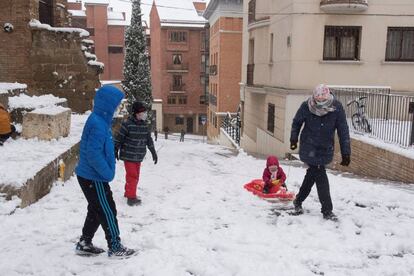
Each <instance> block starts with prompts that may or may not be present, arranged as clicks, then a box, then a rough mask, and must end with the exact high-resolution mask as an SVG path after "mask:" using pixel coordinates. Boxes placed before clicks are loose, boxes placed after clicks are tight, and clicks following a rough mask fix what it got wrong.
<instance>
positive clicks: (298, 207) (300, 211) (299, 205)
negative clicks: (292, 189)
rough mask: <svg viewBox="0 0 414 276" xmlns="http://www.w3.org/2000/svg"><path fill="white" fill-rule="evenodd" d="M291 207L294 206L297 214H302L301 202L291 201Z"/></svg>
mask: <svg viewBox="0 0 414 276" xmlns="http://www.w3.org/2000/svg"><path fill="white" fill-rule="evenodd" d="M293 206H295V212H296V213H297V214H303V208H302V202H300V201H298V200H297V199H295V200H293Z"/></svg>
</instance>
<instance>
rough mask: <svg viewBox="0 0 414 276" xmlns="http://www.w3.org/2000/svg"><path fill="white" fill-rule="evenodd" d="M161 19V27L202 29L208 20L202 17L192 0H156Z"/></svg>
mask: <svg viewBox="0 0 414 276" xmlns="http://www.w3.org/2000/svg"><path fill="white" fill-rule="evenodd" d="M154 3H155V5H156V7H157V11H158V15H159V17H160V21H161V26H168V27H170V26H171V27H180V26H181V27H188V24H191V25H192V27H202V26H204V24H206V23H207V20H206V19H205V18H204V17H202V16H200V15H199V14H198V13H197V11H196V9H195V7H194V4H193V1H191V0H175V1H170V0H154Z"/></svg>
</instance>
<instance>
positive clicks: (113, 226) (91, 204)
mask: <svg viewBox="0 0 414 276" xmlns="http://www.w3.org/2000/svg"><path fill="white" fill-rule="evenodd" d="M78 181H79V185H80V187H81V188H82V191H83V194H84V195H85V197H86V200H87V201H88V213H87V215H86V219H85V224H84V226H83V229H82V237H81V240H85V241H87V242H91V241H92V239H93V236H94V235H95V232H96V231H97V230H98V228H99V225H101V226H102V229H103V230H104V231H105V238H106V241H107V242H108V248H113V249H116V248H118V247H119V245H120V238H119V227H118V220H117V219H116V206H115V202H114V200H113V198H112V191H111V188H110V186H109V184H108V182H101V181H92V180H88V179H85V178H83V177H80V176H78Z"/></svg>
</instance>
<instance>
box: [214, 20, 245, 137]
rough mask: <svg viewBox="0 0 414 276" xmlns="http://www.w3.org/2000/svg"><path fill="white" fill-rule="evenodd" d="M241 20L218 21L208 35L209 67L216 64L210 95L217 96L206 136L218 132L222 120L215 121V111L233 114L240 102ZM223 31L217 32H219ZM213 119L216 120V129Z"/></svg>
mask: <svg viewBox="0 0 414 276" xmlns="http://www.w3.org/2000/svg"><path fill="white" fill-rule="evenodd" d="M242 25H243V19H242V18H229V17H221V18H219V19H218V20H217V21H216V22H215V23H214V24H213V27H212V28H211V32H210V34H211V35H210V64H212V65H213V64H216V65H217V71H218V72H217V75H210V93H212V94H215V95H216V96H217V106H214V105H210V106H209V113H210V115H209V118H210V120H208V125H207V129H208V134H207V135H208V137H209V138H210V139H212V138H215V137H217V136H218V135H219V133H220V125H221V120H222V117H221V118H220V117H217V118H216V119H214V116H215V115H213V116H212V114H213V113H214V112H236V111H237V108H238V106H239V103H240V86H239V82H240V80H241V70H235V69H234V68H241V59H242V33H241V31H242ZM221 30H223V31H225V32H219V31H221ZM214 120H217V128H216V127H215V124H214Z"/></svg>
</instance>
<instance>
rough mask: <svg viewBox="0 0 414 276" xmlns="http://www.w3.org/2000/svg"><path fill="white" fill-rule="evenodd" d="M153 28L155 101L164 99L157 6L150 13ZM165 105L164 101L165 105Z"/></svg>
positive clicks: (152, 58)
mask: <svg viewBox="0 0 414 276" xmlns="http://www.w3.org/2000/svg"><path fill="white" fill-rule="evenodd" d="M150 26H151V84H152V96H153V98H154V99H163V95H162V90H161V25H160V19H159V16H158V12H157V9H156V8H155V6H153V7H152V8H151V12H150ZM164 104H165V102H164V100H163V105H164Z"/></svg>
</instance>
